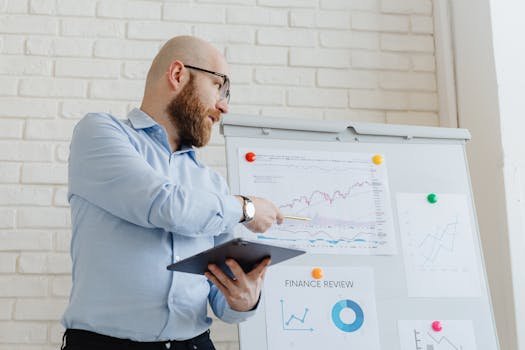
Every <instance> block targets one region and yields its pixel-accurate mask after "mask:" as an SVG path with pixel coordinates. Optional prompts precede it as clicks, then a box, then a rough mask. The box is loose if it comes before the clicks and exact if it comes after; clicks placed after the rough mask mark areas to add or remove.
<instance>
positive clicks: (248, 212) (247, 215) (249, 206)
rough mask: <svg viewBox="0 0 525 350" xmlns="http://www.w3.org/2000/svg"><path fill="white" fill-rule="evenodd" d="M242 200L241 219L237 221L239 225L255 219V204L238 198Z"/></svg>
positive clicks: (243, 197)
mask: <svg viewBox="0 0 525 350" xmlns="http://www.w3.org/2000/svg"><path fill="white" fill-rule="evenodd" d="M240 197H242V199H243V201H244V202H243V204H242V219H241V221H239V222H240V223H243V224H246V223H248V222H250V221H252V220H253V218H254V217H255V204H253V202H252V200H251V199H250V198H248V197H245V196H240Z"/></svg>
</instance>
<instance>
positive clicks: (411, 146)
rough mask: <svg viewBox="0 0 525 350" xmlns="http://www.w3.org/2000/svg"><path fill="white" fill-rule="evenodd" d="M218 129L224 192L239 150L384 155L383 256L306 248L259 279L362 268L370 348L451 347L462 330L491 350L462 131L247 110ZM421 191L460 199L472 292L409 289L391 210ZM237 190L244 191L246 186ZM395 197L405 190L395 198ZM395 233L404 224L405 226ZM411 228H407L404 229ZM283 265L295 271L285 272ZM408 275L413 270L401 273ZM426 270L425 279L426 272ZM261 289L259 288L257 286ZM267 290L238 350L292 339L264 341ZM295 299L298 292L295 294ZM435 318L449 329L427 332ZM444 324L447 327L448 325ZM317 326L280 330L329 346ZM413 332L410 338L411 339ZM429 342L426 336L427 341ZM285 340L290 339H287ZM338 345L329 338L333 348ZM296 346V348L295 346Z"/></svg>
mask: <svg viewBox="0 0 525 350" xmlns="http://www.w3.org/2000/svg"><path fill="white" fill-rule="evenodd" d="M221 131H222V133H223V134H224V136H225V138H226V151H227V170H228V181H229V185H230V188H231V191H232V193H239V191H240V188H241V184H242V183H243V180H244V179H242V178H240V166H239V164H240V162H241V161H242V159H241V157H242V154H240V151H241V150H242V152H244V151H245V150H248V149H253V150H273V151H275V152H282V153H286V152H288V153H294V152H296V153H297V152H299V153H300V152H304V153H308V152H330V153H333V154H335V153H338V152H343V153H345V154H370V155H373V154H380V155H382V156H383V157H384V159H385V160H386V164H387V167H388V188H389V192H390V197H389V206H390V209H391V211H392V221H393V232H392V234H393V235H394V237H393V239H394V242H395V245H396V249H395V252H393V253H391V254H386V255H381V254H380V255H377V254H372V255H366V254H365V255H360V254H353V253H350V254H318V253H316V254H313V253H309V254H306V255H304V256H302V257H299V258H296V259H293V260H291V261H289V262H287V263H284V264H280V265H277V266H275V267H272V268H270V269H269V270H268V275H267V279H268V278H270V276H272V273H273V276H278V275H279V274H281V272H280V271H282V270H285V269H291V268H293V267H295V268H296V270H297V271H302V270H301V269H303V270H305V271H306V270H308V269H309V268H313V267H317V266H321V267H323V268H325V269H326V270H327V271H332V270H333V271H343V270H341V268H342V267H346V268H348V269H355V270H356V271H357V272H356V273H361V274H362V271H365V270H366V271H371V272H370V274H371V276H372V278H373V295H374V296H375V299H374V305H373V306H374V315H373V319H374V322H376V323H377V334H378V337H379V345H377V348H379V349H388V350H412V349H414V350H420V349H421V350H442V349H455V348H457V349H459V348H460V347H459V345H457V344H458V343H456V344H453V342H452V340H454V339H456V340H457V339H458V337H462V338H463V339H461V341H463V345H462V346H463V348H462V349H463V350H469V349H470V348H475V349H479V350H496V349H499V346H498V341H497V335H496V330H495V324H494V317H493V312H492V305H491V301H490V297H489V295H490V294H489V291H488V285H487V278H486V273H485V268H484V262H483V256H482V251H481V243H480V238H479V229H478V225H477V219H476V213H475V209H474V205H473V199H472V190H471V184H470V178H469V172H468V167H467V161H466V155H465V143H466V141H468V140H469V139H470V134H469V133H468V131H466V130H462V129H447V128H434V127H411V126H399V125H381V124H366V123H352V124H348V123H343V122H329V121H311V120H310V121H307V120H305V121H302V120H297V119H290V120H288V119H283V118H270V117H250V116H228V117H226V118H224V120H223V123H222V125H221ZM427 193H436V194H437V195H438V197H440V196H441V197H440V198H443V200H445V199H447V200H448V198H456V197H457V198H465V199H466V200H465V201H464V203H466V204H465V206H464V207H465V208H464V209H463V211H464V212H465V213H466V214H465V216H467V218H466V222H464V225H467V226H468V227H470V228H471V229H472V235H471V237H470V239H471V241H469V242H471V243H469V245H470V244H472V246H473V249H472V250H471V251H472V257H471V261H472V265H471V266H470V268H471V269H472V271H470V272H469V273H468V275H475V279H474V280H475V281H476V283H477V284H479V288H477V287H476V288H474V291H475V292H474V293H471V292H466V293H465V294H464V295H462V294H461V293H457V292H456V291H455V289H454V286H453V285H451V286H447V285H444V286H441V288H442V292H443V293H447V291H450V293H449V294H447V295H446V296H444V295H445V294H440V293H437V294H436V295H437V296H434V295H425V293H428V291H425V290H424V288H423V289H422V290H418V289H417V288H414V287H412V285H413V284H414V283H416V284H417V280H416V281H415V282H414V278H415V279H417V278H419V277H420V275H413V274H411V273H410V274H409V273H408V272H407V271H408V270H407V269H408V268H409V267H408V265H410V259H409V254H407V251H408V249H409V247H410V245H409V244H408V245H407V244H406V241H407V238H406V237H405V236H403V237H402V235H401V228H403V227H404V226H403V225H406V223H405V222H404V221H403V222H401V223H400V222H399V220H400V218H402V220H405V219H404V217H403V216H402V215H401V214H400V212H399V210H400V208H398V205H400V204H401V205H403V206H406V205H409V204H410V198H412V197H414V196H416V197H417V195H418V194H427ZM243 194H245V195H250V193H243ZM404 195H405V197H403V196H404ZM411 196H412V197H411ZM454 196H456V197H454ZM407 198H408V199H407ZM269 199H270V200H271V199H272V198H269ZM460 202H461V200H460V201H459V203H460ZM407 203H408V204H407ZM414 208H416V209H417V208H418V207H417V206H415V207H414ZM414 220H415V219H414ZM423 223H424V222H423ZM419 224H420V225H421V224H422V223H421V222H420V223H419ZM404 230H405V231H406V229H404ZM245 231H247V230H245V229H244V231H243V229H240V230H239V231H238V232H237V235H244V236H246V235H247V232H245ZM405 231H403V232H405ZM417 233H418V232H414V233H413V234H417ZM464 244H465V243H464ZM469 259H470V258H469ZM338 269H339V270H338ZM359 269H361V270H359ZM358 270H359V271H358ZM273 271H275V272H273ZM290 271H295V270H293V269H291V270H290ZM360 271H361V272H360ZM473 271H474V272H473ZM471 272H472V273H471ZM334 273H335V272H334ZM337 273H340V272H337ZM409 276H412V277H410V278H409ZM414 276H415V277H414ZM428 276H429V278H434V277H433V276H434V275H428ZM465 276H467V275H465ZM363 278H364V277H363ZM438 278H439V276H438ZM429 281H430V282H432V281H431V280H429ZM436 283H437V282H436ZM409 286H410V287H409ZM266 287H268V286H267V285H265V288H266ZM423 287H424V286H423ZM456 289H457V288H456ZM418 293H422V294H418ZM266 295H271V293H266V292H265V291H264V290H263V294H262V298H261V302H260V305H259V307H258V313H257V314H256V315H255V316H254V317H253V318H251V319H249V320H248V321H247V322H244V323H242V324H240V326H239V339H240V346H241V350H248V349H249V350H280V349H289V348H293V346H292V345H287V343H285V342H284V341H283V343H282V344H281V345H275V343H269V338H268V336H270V338H271V337H274V335H275V334H277V333H275V331H274V330H272V327H273V323H272V324H267V320H268V319H270V320H271V319H272V317H273V316H272V315H270V310H273V309H271V308H268V309H267V307H266V305H267V304H268V305H270V300H268V301H266V300H265V297H266ZM298 297H300V296H299V295H298ZM271 302H272V303H273V304H272V305H274V304H275V300H272V301H271ZM272 308H273V306H272ZM334 309H335V306H334ZM332 311H333V310H332ZM272 313H274V311H272ZM270 316H271V317H270ZM299 316H300V315H299V314H297V315H296V316H292V317H295V320H299V321H301V320H302V319H300V317H299ZM303 319H304V317H303ZM435 320H440V321H442V322H443V327H444V328H443V330H444V331H448V330H449V329H450V332H449V333H435V334H434V333H432V331H428V332H427V330H428V327H429V322H431V321H435ZM312 321H317V324H319V322H320V321H319V320H312ZM283 322H284V316H283ZM283 325H284V323H283ZM448 326H450V328H448V329H447V328H446V327H448ZM425 327H426V328H425ZM461 327H463V328H461ZM332 328H333V327H332ZM374 328H375V326H374ZM283 329H284V326H283ZM318 329H319V333H317V335H315V333H316V332H315V331H314V332H311V333H310V334H309V335H307V336H305V335H304V334H301V332H293V333H295V334H296V335H292V332H288V333H287V334H286V337H288V338H286V339H288V340H289V339H292V338H293V337H296V338H295V340H296V341H297V344H300V342H301V337H318V338H323V342H324V344H326V345H328V346H329V345H330V339H331V338H330V337H327V336H326V334H323V331H321V329H320V328H318ZM453 330H455V331H453ZM458 330H461V332H460V331H458ZM331 331H332V330H331ZM336 331H337V330H336ZM327 332H328V330H327ZM357 332H358V331H357ZM357 332H356V333H357ZM436 332H437V331H436ZM454 332H455V333H454ZM427 333H428V334H427ZM431 333H432V334H431ZM470 333H472V338H473V339H467V338H469V336H468V334H470ZM312 334H314V335H312ZM443 334H447V336H448V335H450V336H449V338H450V339H451V341H450V342H449V339H448V338H446V337H445V336H443ZM433 335H435V336H436V338H432V339H431V338H428V336H430V337H432V336H433ZM437 336H441V337H440V338H439V337H437ZM284 337H285V335H283V339H285V338H284ZM414 337H415V338H416V339H417V341H414V340H413V339H412V338H414ZM418 337H419V338H420V339H418ZM454 337H455V338H454ZM274 338H275V337H274ZM310 339H312V340H311V342H313V341H314V338H310ZM341 339H343V338H341ZM345 339H346V338H345ZM348 339H350V340H348V344H349V345H352V344H357V343H353V340H351V339H352V338H348ZM272 341H275V340H270V342H272ZM454 341H455V340H454ZM431 342H434V343H432V344H433V345H432V344H431ZM290 344H293V342H292V341H290ZM338 344H339V343H334V344H332V345H334V346H337V345H338ZM270 346H272V347H270ZM375 346H376V345H374V346H370V347H369V349H375V348H376V347H375ZM454 346H457V347H454ZM297 348H300V346H299V345H297ZM312 348H313V345H312ZM361 348H363V347H361Z"/></svg>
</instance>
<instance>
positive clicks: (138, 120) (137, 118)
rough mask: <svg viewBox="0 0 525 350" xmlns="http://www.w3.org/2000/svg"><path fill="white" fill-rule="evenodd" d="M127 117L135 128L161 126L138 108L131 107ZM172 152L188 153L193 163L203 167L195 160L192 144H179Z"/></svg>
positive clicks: (195, 155)
mask: <svg viewBox="0 0 525 350" xmlns="http://www.w3.org/2000/svg"><path fill="white" fill-rule="evenodd" d="M128 119H129V121H130V123H131V125H132V126H133V128H134V129H135V130H138V129H147V128H151V127H154V126H157V127H159V128H162V126H161V125H160V124H158V123H157V122H156V121H155V120H154V119H153V118H151V117H150V116H149V115H147V114H146V113H145V112H143V111H141V110H140V109H138V108H133V109H132V110H131V111H129V113H128ZM162 129H164V128H162ZM173 153H174V154H182V153H188V155H189V156H190V157H191V159H193V161H194V162H195V164H197V165H198V166H199V167H203V164H201V162H199V160H197V154H196V152H195V148H194V147H193V146H190V145H181V147H180V149H179V150H177V151H175V152H173Z"/></svg>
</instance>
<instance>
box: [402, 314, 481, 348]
mask: <svg viewBox="0 0 525 350" xmlns="http://www.w3.org/2000/svg"><path fill="white" fill-rule="evenodd" d="M441 321H442V323H443V324H444V325H445V326H444V327H443V329H442V330H441V331H440V332H435V331H433V330H432V329H431V328H430V324H431V323H432V321H431V320H400V321H398V330H399V339H400V342H401V349H403V350H476V343H475V337H474V328H473V325H472V321H470V320H441Z"/></svg>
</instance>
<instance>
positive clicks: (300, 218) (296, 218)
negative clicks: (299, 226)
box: [283, 215, 312, 221]
mask: <svg viewBox="0 0 525 350" xmlns="http://www.w3.org/2000/svg"><path fill="white" fill-rule="evenodd" d="M283 217H284V218H285V219H292V220H304V221H310V220H312V219H311V218H307V217H304V216H292V215H283Z"/></svg>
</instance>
